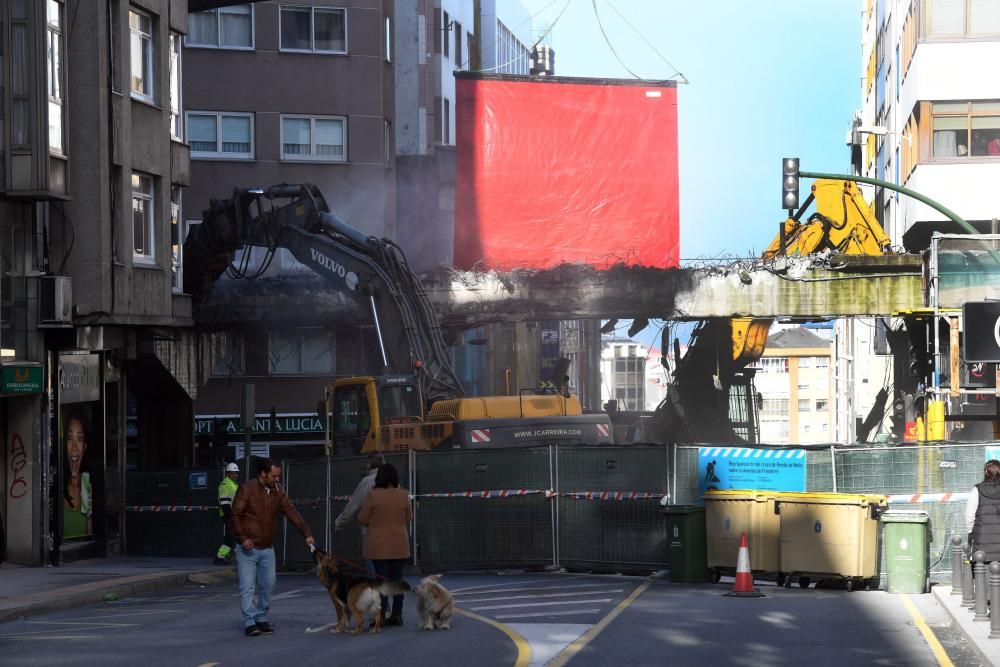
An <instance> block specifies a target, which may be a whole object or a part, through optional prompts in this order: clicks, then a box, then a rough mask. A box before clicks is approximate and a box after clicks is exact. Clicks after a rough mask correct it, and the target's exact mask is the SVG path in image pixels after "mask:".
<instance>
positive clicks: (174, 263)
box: [170, 185, 184, 292]
mask: <svg viewBox="0 0 1000 667" xmlns="http://www.w3.org/2000/svg"><path fill="white" fill-rule="evenodd" d="M183 226H184V223H183V221H182V220H181V189H180V187H178V186H176V185H174V186H171V188H170V274H171V276H170V278H171V280H170V285H171V287H172V288H173V291H175V292H182V291H184V279H183V277H182V276H181V270H182V268H183V266H182V263H183V259H182V257H181V255H182V253H183V250H184V234H183V229H182V228H183Z"/></svg>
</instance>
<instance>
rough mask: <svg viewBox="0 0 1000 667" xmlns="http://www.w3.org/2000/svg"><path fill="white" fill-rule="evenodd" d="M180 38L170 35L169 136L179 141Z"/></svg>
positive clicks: (181, 130)
mask: <svg viewBox="0 0 1000 667" xmlns="http://www.w3.org/2000/svg"><path fill="white" fill-rule="evenodd" d="M183 134H184V130H183V129H182V128H181V36H180V35H178V34H177V33H176V32H172V33H170V136H171V137H173V138H174V139H178V140H179V139H181V138H182V137H183Z"/></svg>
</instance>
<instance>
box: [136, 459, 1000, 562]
mask: <svg viewBox="0 0 1000 667" xmlns="http://www.w3.org/2000/svg"><path fill="white" fill-rule="evenodd" d="M998 445H1000V443H977V444H942V445H925V446H896V447H840V446H811V447H810V448H808V449H806V450H805V461H806V466H805V479H806V482H805V486H806V490H807V491H814V492H834V491H836V492H844V493H865V494H872V493H874V494H884V495H887V496H889V503H890V506H891V507H892V508H893V509H919V510H924V511H926V512H928V514H929V515H930V526H929V528H930V535H931V543H930V553H929V563H930V564H931V566H932V571H931V576H932V578H933V579H936V580H937V579H941V578H944V577H946V576H949V575H948V573H950V567H951V555H950V550H949V548H948V545H949V539H950V537H951V536H952V535H961V536H963V537H964V536H965V531H966V529H965V516H964V510H965V502H964V501H965V499H966V497H967V493H968V491H969V490H970V489H971V488H972V486H973V485H974V484H975V483H977V482H979V481H980V480H981V479H982V465H983V462H985V460H986V457H987V454H988V453H989V452H988V451H987V448H988V447H997V446H998ZM757 448H758V449H763V450H774V455H775V456H776V457H777V456H779V453H781V455H784V456H789V457H790V456H791V455H792V454H791V452H792V451H795V452H798V451H799V450H792V449H791V448H789V447H768V446H766V445H758V447H757ZM796 456H798V454H797V453H796ZM386 458H387V460H388V462H389V463H392V464H393V465H394V466H396V468H397V469H398V470H399V474H400V480H401V483H402V485H403V486H406V488H407V489H409V491H410V493H411V494H412V496H413V501H414V502H413V506H414V520H413V525H412V526H411V535H412V541H413V554H414V561H415V563H416V564H418V565H419V566H420V567H421V568H423V569H425V570H428V571H437V570H456V569H495V568H532V567H537V568H541V567H546V566H561V567H566V568H568V569H578V570H593V571H605V572H648V571H652V570H658V569H663V568H666V567H667V536H666V522H665V521H664V518H663V516H662V513H661V510H662V507H661V501H663V502H670V503H674V504H692V503H699V502H700V494H699V490H698V489H699V480H700V476H701V475H702V474H703V471H702V470H701V468H700V467H699V448H698V447H695V446H664V445H629V446H565V445H564V446H558V447H540V448H524V449H499V450H455V451H420V452H401V453H391V454H388V455H387V456H386ZM366 466H367V459H366V458H364V457H350V458H333V459H329V460H328V459H318V460H313V461H296V462H290V463H286V464H285V465H284V482H285V487H286V490H287V491H288V494H289V497H290V498H291V499H292V501H293V503H294V504H295V506H296V507H297V508H298V510H299V512H300V513H301V514H302V516H303V518H304V519H305V520H306V522H307V523H308V524H309V525H310V526H311V528H312V530H313V532H314V534H315V535H316V538H317V540H318V541H319V542H320V543H321V544H323V545H324V546H327V548H328V549H330V550H332V551H333V552H334V553H336V554H337V555H338V556H340V557H342V558H346V559H348V560H352V561H355V562H357V561H360V560H361V558H362V555H361V535H360V530H359V527H358V525H357V523H356V522H352V523H351V524H349V525H348V526H347V527H345V528H344V529H342V530H333V523H334V519H336V517H337V516H338V515H339V514H340V512H341V511H342V510H343V509H344V507H345V506H346V504H347V502H348V500H349V498H350V495H351V494H352V493H353V492H354V489H355V487H356V485H357V483H358V481H359V480H360V479H361V477H362V476H363V475H364V474H365V473H366V472H367V469H366ZM194 474H204V473H198V472H197V471H164V472H131V473H129V478H128V483H127V495H126V504H127V507H126V509H127V517H128V518H127V524H126V530H127V534H126V540H127V550H128V553H130V554H136V555H184V556H194V555H205V556H206V557H210V556H211V555H213V554H214V552H215V549H216V548H217V546H218V541H219V538H220V536H221V529H220V522H219V519H218V513H217V512H216V511H215V508H214V505H215V487H216V486H217V485H218V482H219V480H220V479H221V472H219V473H208V474H207V480H202V479H201V478H198V480H197V481H199V482H200V481H207V484H206V486H205V487H204V488H191V483H192V479H193V478H192V477H191V476H192V475H194ZM664 498H666V500H665V501H664V500H663V499H664ZM276 547H277V549H278V556H279V559H280V560H281V561H282V562H284V563H285V564H286V565H287V566H289V567H291V568H299V567H306V566H308V564H309V563H311V558H310V555H309V552H308V548H307V547H306V545H305V543H304V541H303V540H302V538H301V536H300V535H299V534H298V532H297V531H296V530H295V528H294V527H293V526H291V525H290V524H288V523H287V522H283V526H282V531H281V534H280V535H279V536H278V537H277V539H276ZM882 562H884V560H883V561H882Z"/></svg>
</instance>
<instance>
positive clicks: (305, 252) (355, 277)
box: [184, 184, 463, 401]
mask: <svg viewBox="0 0 1000 667" xmlns="http://www.w3.org/2000/svg"><path fill="white" fill-rule="evenodd" d="M243 246H262V247H266V248H270V249H274V248H286V249H288V250H289V251H290V252H291V253H292V255H294V256H295V258H296V259H297V260H299V262H301V263H302V264H304V265H305V266H308V267H309V268H311V269H312V270H313V271H315V272H316V273H318V274H319V275H321V276H323V277H324V278H325V279H327V280H328V281H330V283H332V285H333V287H334V288H335V289H337V290H338V291H340V292H341V293H343V294H344V295H346V296H347V297H348V298H350V299H352V300H353V301H355V302H356V303H358V304H359V305H360V306H362V307H363V308H365V309H367V310H369V311H370V312H371V314H372V320H373V322H374V325H375V332H376V335H377V337H378V341H379V349H380V352H381V355H382V362H383V366H384V367H385V371H384V372H385V373H396V374H398V373H410V372H412V371H413V370H414V369H419V378H420V382H421V390H422V393H423V396H424V398H425V399H426V400H429V401H434V400H440V399H448V398H456V397H459V396H462V395H463V391H462V385H461V382H460V381H459V380H458V376H457V374H456V373H455V370H454V368H453V366H452V363H451V357H450V355H449V353H448V350H447V348H446V346H445V343H444V339H443V337H442V335H441V327H440V324H439V322H438V320H437V315H436V314H435V312H434V309H433V307H432V306H431V304H430V301H429V299H428V298H427V295H426V293H425V292H424V290H423V287H422V286H421V284H420V280H419V279H418V278H417V276H416V275H415V274H414V273H413V272H412V271H411V270H410V268H409V266H408V265H407V263H406V258H405V256H404V255H403V252H402V250H401V249H400V248H399V247H398V246H397V245H396V244H395V243H393V242H392V241H390V240H388V239H377V238H375V237H371V236H365V235H364V234H363V233H361V231H359V230H358V229H356V228H354V227H352V226H351V225H349V224H347V223H346V222H344V221H343V220H341V219H340V218H338V217H337V216H336V215H334V214H333V213H331V212H330V210H329V208H328V207H327V205H326V200H325V199H324V198H323V195H322V194H321V193H320V192H319V190H318V189H317V188H316V187H315V186H313V185H309V184H303V185H277V186H273V187H270V188H266V189H237V190H235V191H234V192H233V196H232V197H231V198H230V199H225V200H215V199H213V200H212V201H211V205H210V207H209V209H208V210H206V211H205V212H204V213H203V216H202V223H201V224H200V225H197V226H195V227H194V228H193V229H192V230H191V232H190V234H189V235H188V238H187V239H186V240H185V242H184V278H185V284H184V288H185V291H186V292H188V293H189V294H191V295H192V296H193V298H194V299H195V300H196V301H201V300H204V299H205V298H206V297H207V296H208V293H209V292H210V290H211V287H212V285H213V284H214V283H215V281H216V280H217V279H218V277H219V276H220V275H221V274H222V273H223V272H225V271H226V270H227V269H228V268H229V267H230V266H231V263H232V260H233V257H234V255H235V253H236V251H237V250H238V249H239V248H241V247H243ZM418 362H419V363H418Z"/></svg>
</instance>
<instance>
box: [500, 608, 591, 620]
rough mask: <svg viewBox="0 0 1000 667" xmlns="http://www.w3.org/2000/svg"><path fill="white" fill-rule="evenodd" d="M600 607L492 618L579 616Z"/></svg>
mask: <svg viewBox="0 0 1000 667" xmlns="http://www.w3.org/2000/svg"><path fill="white" fill-rule="evenodd" d="M599 613H601V610H600V609H574V610H573V611H550V612H545V611H542V612H533V613H530V614H497V615H496V616H494V617H493V618H496V619H498V620H499V619H502V618H538V617H541V616H579V615H580V614H599Z"/></svg>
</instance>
